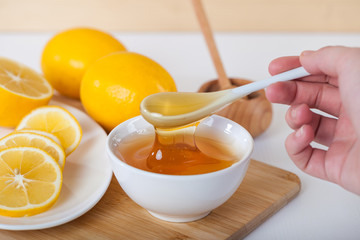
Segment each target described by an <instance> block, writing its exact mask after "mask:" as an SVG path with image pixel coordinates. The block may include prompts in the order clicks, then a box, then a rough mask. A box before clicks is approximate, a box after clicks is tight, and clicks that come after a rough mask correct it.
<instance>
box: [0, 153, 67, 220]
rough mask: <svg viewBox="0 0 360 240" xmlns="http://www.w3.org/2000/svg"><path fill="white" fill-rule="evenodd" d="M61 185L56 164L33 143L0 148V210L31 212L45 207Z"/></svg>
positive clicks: (13, 213)
mask: <svg viewBox="0 0 360 240" xmlns="http://www.w3.org/2000/svg"><path fill="white" fill-rule="evenodd" d="M61 185H62V171H61V169H60V166H59V164H58V163H57V162H56V161H55V160H54V159H53V158H52V157H51V156H50V155H49V154H48V153H46V152H45V151H43V150H41V149H37V148H33V147H15V148H7V149H3V150H0V214H1V215H4V216H10V217H22V216H31V215H35V214H38V213H41V212H44V211H46V210H47V209H49V208H50V207H51V206H52V205H53V204H54V203H55V202H56V200H57V199H58V197H59V194H60V190H61Z"/></svg>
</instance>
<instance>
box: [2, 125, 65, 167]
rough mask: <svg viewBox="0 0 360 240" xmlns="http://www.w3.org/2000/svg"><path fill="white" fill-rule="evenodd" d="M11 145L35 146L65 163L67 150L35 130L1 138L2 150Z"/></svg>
mask: <svg viewBox="0 0 360 240" xmlns="http://www.w3.org/2000/svg"><path fill="white" fill-rule="evenodd" d="M9 147H35V148H40V149H42V150H44V151H45V152H47V153H48V154H50V156H52V157H53V158H54V159H55V160H56V161H57V162H58V164H59V165H60V167H61V169H63V168H64V164H65V151H64V149H63V148H62V146H60V145H59V144H58V143H56V142H55V141H53V140H52V139H51V138H49V137H46V136H44V135H40V134H38V133H33V132H17V131H15V132H13V133H10V134H9V135H6V136H5V137H3V138H1V139H0V150H1V149H5V148H9Z"/></svg>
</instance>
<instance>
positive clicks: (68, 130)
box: [16, 106, 82, 156]
mask: <svg viewBox="0 0 360 240" xmlns="http://www.w3.org/2000/svg"><path fill="white" fill-rule="evenodd" d="M19 129H35V130H40V131H45V132H48V133H51V134H54V135H55V136H56V137H57V138H58V139H59V140H60V143H61V145H62V147H63V148H64V150H65V154H66V156H68V155H69V154H70V153H72V152H73V151H74V150H75V149H76V148H77V146H78V145H79V143H80V140H81V137H82V130H81V126H80V124H79V122H78V121H77V120H76V118H75V117H74V116H73V115H72V114H71V113H70V112H69V111H68V110H66V109H65V108H63V107H59V106H43V107H39V108H37V109H35V110H33V111H31V112H30V113H29V114H27V115H26V116H25V117H24V118H23V119H22V120H21V121H20V123H19V125H18V126H17V127H16V130H19Z"/></svg>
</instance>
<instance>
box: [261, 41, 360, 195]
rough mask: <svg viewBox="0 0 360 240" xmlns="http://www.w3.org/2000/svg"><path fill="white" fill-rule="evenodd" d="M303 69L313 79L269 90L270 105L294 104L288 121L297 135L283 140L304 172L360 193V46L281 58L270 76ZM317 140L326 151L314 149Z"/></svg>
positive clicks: (325, 49)
mask: <svg viewBox="0 0 360 240" xmlns="http://www.w3.org/2000/svg"><path fill="white" fill-rule="evenodd" d="M299 66H303V67H304V68H305V69H306V70H307V71H308V72H309V73H310V74H311V76H308V77H305V78H302V79H297V80H294V81H288V82H279V83H275V84H272V85H271V86H269V87H268V88H267V89H266V96H267V98H268V99H269V100H270V101H271V102H273V103H280V104H287V105H290V107H289V109H288V111H287V113H286V116H285V119H286V121H287V123H288V125H289V126H290V127H291V128H292V129H294V130H295V131H294V132H293V133H291V134H290V135H289V136H288V137H287V139H286V141H285V147H286V150H287V152H288V155H289V157H290V158H291V159H292V160H293V162H294V163H295V164H296V166H297V167H299V168H300V169H301V170H303V171H304V172H306V173H308V174H310V175H312V176H315V177H318V178H321V179H324V180H327V181H331V182H334V183H336V184H338V185H340V186H342V187H343V188H345V189H347V190H349V191H351V192H353V193H356V194H358V195H360V48H349V47H341V46H336V47H325V48H321V49H319V50H317V51H304V52H303V53H302V54H301V55H300V56H291V57H281V58H278V59H275V60H273V61H272V62H271V63H270V65H269V72H270V74H272V75H274V74H277V73H280V72H283V71H286V70H289V69H292V68H296V67H299ZM312 109H318V110H320V111H315V112H314V111H312ZM322 112H324V113H326V114H322ZM313 141H314V142H317V143H320V144H322V145H324V146H326V147H327V149H326V150H322V149H318V148H313V147H312V146H311V142H313Z"/></svg>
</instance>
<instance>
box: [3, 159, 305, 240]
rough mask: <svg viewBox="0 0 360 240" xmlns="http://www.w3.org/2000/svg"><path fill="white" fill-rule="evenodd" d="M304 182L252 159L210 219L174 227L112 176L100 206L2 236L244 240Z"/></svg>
mask: <svg viewBox="0 0 360 240" xmlns="http://www.w3.org/2000/svg"><path fill="white" fill-rule="evenodd" d="M300 186H301V184H300V180H299V178H298V177H297V176H296V175H295V174H293V173H290V172H288V171H285V170H282V169H279V168H276V167H272V166H270V165H267V164H264V163H261V162H258V161H255V160H251V163H250V166H249V170H248V172H247V175H246V177H245V178H244V181H243V182H242V184H241V185H240V187H239V188H238V190H237V191H236V192H235V194H234V195H233V196H232V197H231V198H230V199H229V200H228V201H227V202H226V203H224V204H223V205H222V206H220V207H218V208H217V209H215V210H214V211H213V212H212V213H210V214H209V215H208V216H207V217H205V218H203V219H201V220H198V221H195V222H190V223H169V222H165V221H162V220H158V219H156V218H154V217H152V216H151V215H150V214H149V213H148V212H147V211H146V210H144V209H143V208H141V207H140V206H138V205H137V204H136V203H134V202H133V201H132V200H131V199H129V198H128V196H127V195H126V194H125V193H124V191H123V190H122V189H121V187H120V185H119V184H118V182H117V181H116V179H115V177H113V179H112V181H111V183H110V186H109V189H108V191H107V192H106V193H105V195H104V197H103V198H102V199H101V200H100V201H99V203H98V204H97V205H96V206H95V207H94V208H93V209H91V210H90V211H89V212H87V213H86V214H84V215H83V216H81V217H79V218H78V219H75V220H73V221H71V222H69V223H66V224H64V225H61V226H58V227H53V228H50V229H43V230H34V231H5V230H2V231H0V239H36V240H42V239H208V240H210V239H239V238H243V237H245V236H246V235H247V234H249V233H250V232H251V231H252V230H254V229H255V228H256V227H257V226H259V225H260V224H261V223H263V222H264V221H265V220H266V219H267V218H269V217H270V216H271V215H273V214H274V213H275V212H277V211H278V210H279V209H281V208H282V207H283V206H285V205H286V204H287V203H288V202H289V201H291V200H292V199H293V198H294V197H295V196H296V195H297V193H298V192H299V190H300Z"/></svg>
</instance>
